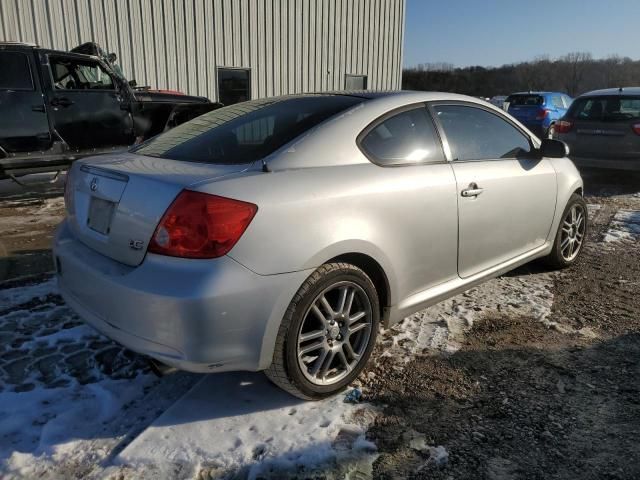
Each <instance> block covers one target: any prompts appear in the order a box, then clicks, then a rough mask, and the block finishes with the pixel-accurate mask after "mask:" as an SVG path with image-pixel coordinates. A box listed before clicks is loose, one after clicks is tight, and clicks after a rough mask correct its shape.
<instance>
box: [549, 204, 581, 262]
mask: <svg viewBox="0 0 640 480" xmlns="http://www.w3.org/2000/svg"><path fill="white" fill-rule="evenodd" d="M574 206H577V207H578V208H579V209H581V211H582V212H583V214H584V219H583V222H584V230H582V237H581V242H580V244H579V246H578V250H577V253H575V256H573V257H572V258H570V259H567V257H566V256H565V255H563V253H562V241H563V236H562V233H563V226H564V221H565V219H566V218H567V216H568V215H569V214H570V212H571V209H572V208H573V207H574ZM588 220H589V219H588V210H587V202H585V201H584V198H582V196H580V195H578V194H577V193H574V194H573V195H571V198H569V201H568V202H567V206H566V207H565V209H564V211H563V212H562V217H561V219H560V225H558V231H557V232H556V238H555V240H554V242H553V249H552V250H551V253H550V254H549V255H548V256H546V257H545V258H544V262H545V263H546V264H547V265H548V266H550V267H552V268H556V269H561V268H566V267H568V266H570V265H573V264H574V263H575V262H576V261H577V260H578V258H579V257H580V254H581V253H582V250H583V248H584V243H585V241H586V237H587V230H588V224H589V222H588Z"/></svg>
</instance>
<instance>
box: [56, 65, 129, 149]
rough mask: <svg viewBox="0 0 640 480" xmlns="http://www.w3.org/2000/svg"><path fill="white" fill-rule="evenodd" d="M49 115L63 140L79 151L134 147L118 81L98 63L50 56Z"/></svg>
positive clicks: (125, 102) (126, 108)
mask: <svg viewBox="0 0 640 480" xmlns="http://www.w3.org/2000/svg"><path fill="white" fill-rule="evenodd" d="M49 65H50V72H51V79H50V80H51V95H50V98H49V105H50V115H51V116H52V119H53V123H54V125H55V127H56V130H57V132H58V133H59V134H60V136H61V137H62V138H63V139H64V140H65V141H66V142H67V143H68V144H69V145H70V146H71V147H72V148H77V149H88V148H100V147H108V146H124V145H131V144H132V143H133V141H134V139H135V138H134V131H133V120H132V118H131V113H130V111H129V107H128V102H127V101H126V100H125V99H124V98H123V97H122V96H121V94H120V91H119V89H118V83H117V81H116V80H115V78H114V77H113V76H112V75H111V74H110V73H109V72H108V71H107V70H106V69H105V67H104V66H103V65H101V64H100V62H99V61H97V60H96V59H92V58H90V57H85V56H82V55H59V54H50V55H49Z"/></svg>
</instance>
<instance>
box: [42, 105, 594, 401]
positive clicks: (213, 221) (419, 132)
mask: <svg viewBox="0 0 640 480" xmlns="http://www.w3.org/2000/svg"><path fill="white" fill-rule="evenodd" d="M565 154H566V146H565V145H564V144H562V143H561V142H558V141H554V140H548V139H547V140H543V141H542V142H540V140H538V139H537V138H536V137H535V136H534V135H532V134H531V133H530V132H529V131H528V130H526V129H525V128H524V127H523V126H522V125H520V124H519V123H517V122H516V121H515V120H514V119H513V118H511V117H510V116H509V115H508V114H505V112H503V111H501V110H500V109H498V108H496V107H494V106H491V105H489V104H488V103H485V102H481V101H479V100H476V99H473V98H470V97H466V96H461V95H453V94H442V93H428V92H394V93H371V92H362V93H354V92H350V93H342V94H340V93H335V94H310V95H299V96H285V97H278V98H270V99H264V100H255V101H249V102H245V103H240V104H237V105H233V106H229V107H225V108H222V109H219V110H215V111H213V112H211V113H208V114H205V115H203V116H202V117H199V118H197V119H195V120H193V121H191V122H189V123H186V124H184V125H182V126H179V127H177V128H175V129H173V130H171V131H169V132H167V133H165V134H162V135H160V136H158V137H156V138H154V139H152V140H150V141H148V142H146V143H145V144H142V145H141V146H139V147H136V148H134V149H132V150H131V151H130V152H129V153H124V154H113V155H107V156H100V157H94V158H93V159H86V160H82V161H78V162H76V163H75V164H74V166H73V168H72V169H71V171H70V172H69V175H68V180H67V186H66V191H65V199H66V206H67V218H66V220H65V221H64V222H63V223H62V225H61V226H60V228H59V230H58V232H57V235H56V238H55V245H54V257H55V263H56V268H57V276H58V282H59V286H60V291H61V293H62V295H63V297H64V298H65V300H66V301H67V302H68V304H69V305H70V306H71V307H72V308H73V309H74V310H75V311H76V312H77V313H78V314H79V315H80V316H81V317H82V318H83V319H84V320H86V321H87V322H88V323H89V324H91V325H93V326H94V327H95V328H97V329H98V330H100V331H101V332H103V333H104V334H105V335H107V336H109V337H111V338H113V339H114V340H116V341H118V342H120V343H122V344H123V345H125V346H127V347H129V348H131V349H132V350H134V351H137V352H140V353H143V354H146V355H149V356H150V357H152V358H154V359H156V360H157V361H160V362H163V363H164V364H167V365H171V366H174V367H177V368H180V369H184V370H190V371H195V372H222V371H229V370H252V371H257V370H264V371H265V372H266V374H267V375H268V377H269V378H270V379H271V380H272V381H273V382H274V383H276V384H277V385H279V386H280V387H282V388H284V389H286V390H287V391H288V392H290V393H292V394H293V395H296V396H298V397H300V398H304V399H317V398H322V397H325V396H328V395H331V394H334V393H335V392H337V391H339V390H340V389H342V388H344V387H345V386H346V385H347V384H348V383H349V382H351V381H352V380H353V379H354V378H355V377H356V376H357V375H358V374H359V372H360V371H361V370H362V368H363V367H364V365H365V364H366V362H367V360H368V358H369V356H370V355H371V351H372V349H373V346H374V343H375V341H376V336H377V333H378V330H379V328H380V327H381V326H382V325H384V326H389V325H391V324H393V323H394V322H398V321H399V320H401V319H403V318H404V317H406V316H407V315H410V314H412V313H414V312H416V311H418V310H421V309H423V308H425V307H428V306H429V305H432V304H434V303H436V302H439V301H441V300H442V299H444V298H446V297H449V296H451V295H454V294H456V293H459V292H462V291H464V290H466V289H468V288H471V287H472V286H474V285H476V284H478V283H480V282H482V281H484V280H487V279H489V278H492V277H495V276H497V275H500V274H502V273H504V272H507V271H508V270H511V269H513V268H515V267H517V266H519V265H522V264H523V263H525V262H529V261H530V260H533V259H535V258H539V257H545V258H546V260H547V261H548V263H550V264H551V265H553V266H556V267H565V266H568V265H570V264H572V263H573V262H575V261H576V258H577V257H578V255H579V253H580V251H581V247H582V245H583V242H584V238H585V232H586V228H587V209H586V205H585V202H584V200H583V199H582V180H581V178H580V175H579V174H578V172H577V170H576V168H575V167H574V165H573V163H572V162H571V161H570V160H568V159H567V158H565Z"/></svg>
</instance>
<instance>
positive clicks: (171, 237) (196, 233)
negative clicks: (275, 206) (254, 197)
mask: <svg viewBox="0 0 640 480" xmlns="http://www.w3.org/2000/svg"><path fill="white" fill-rule="evenodd" d="M257 211H258V207H257V206H256V205H254V204H253V203H247V202H241V201H240V200H234V199H232V198H225V197H218V196H217V195H209V194H207V193H201V192H193V191H191V190H183V191H182V192H180V194H179V195H178V197H177V198H176V199H175V200H174V201H173V203H172V204H171V205H170V206H169V209H168V210H167V211H166V212H165V214H164V216H163V217H162V219H161V220H160V223H159V224H158V226H157V227H156V231H155V233H154V234H153V237H152V238H151V242H150V243H149V252H152V253H158V254H160V255H168V256H171V257H185V258H216V257H221V256H222V255H225V254H227V253H228V252H229V250H231V249H232V248H233V246H234V245H235V244H236V242H237V241H238V240H239V239H240V237H241V236H242V234H243V233H244V231H245V230H246V229H247V227H248V226H249V223H251V220H253V217H254V215H255V214H256V212H257Z"/></svg>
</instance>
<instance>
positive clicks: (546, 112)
mask: <svg viewBox="0 0 640 480" xmlns="http://www.w3.org/2000/svg"><path fill="white" fill-rule="evenodd" d="M547 115H549V110H547V109H546V108H541V109H540V110H538V113H536V120H544V119H545V118H547Z"/></svg>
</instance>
